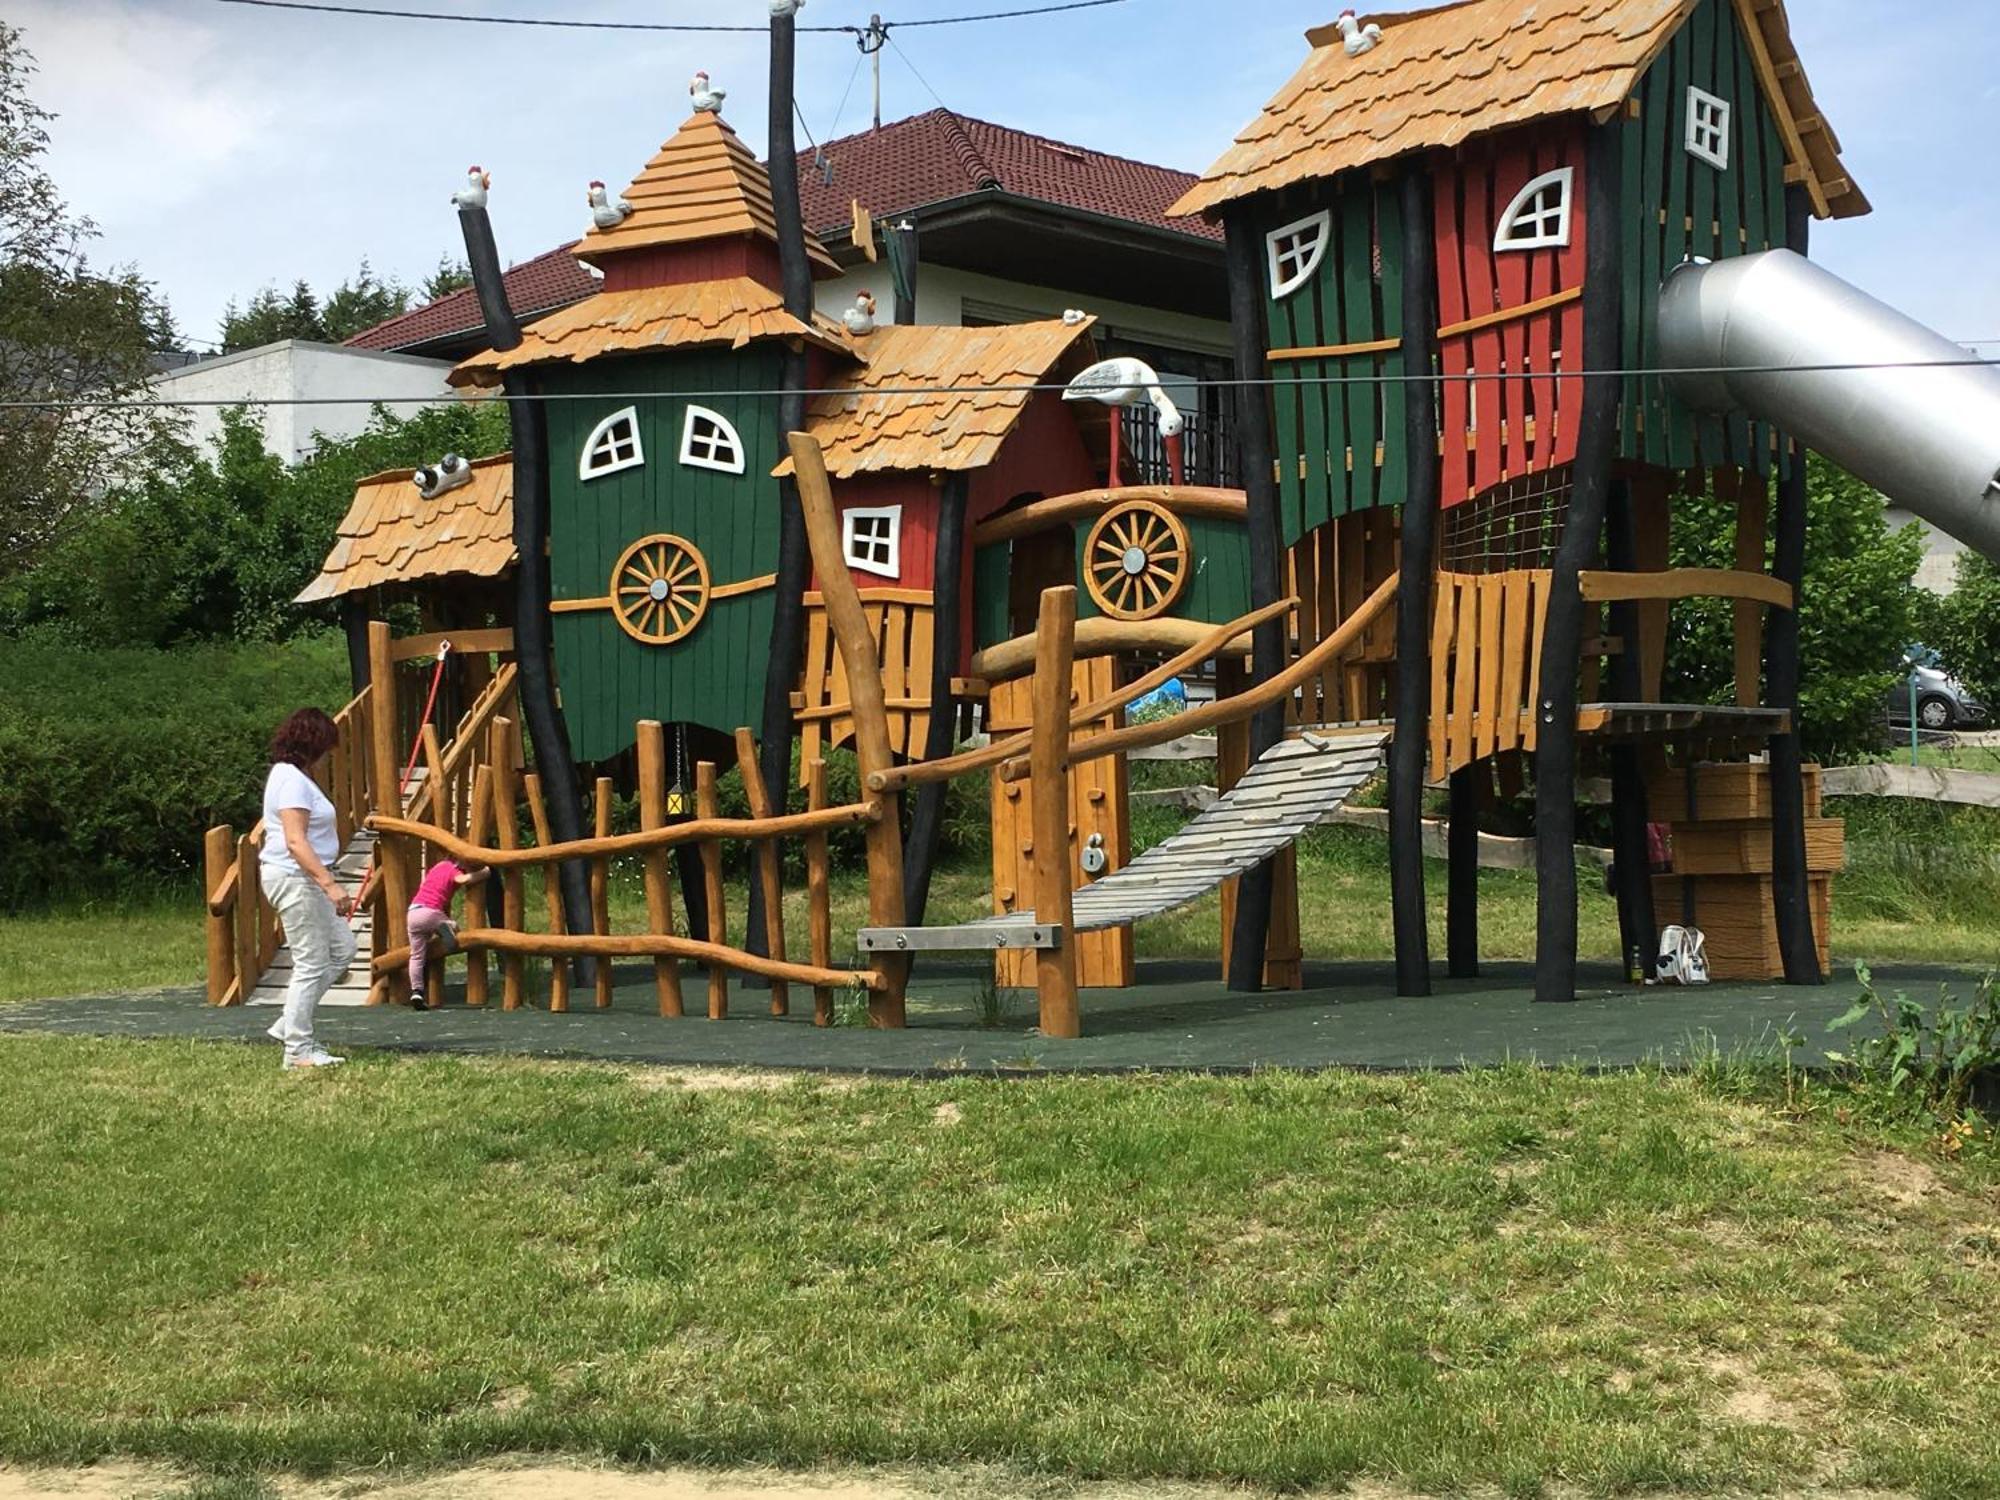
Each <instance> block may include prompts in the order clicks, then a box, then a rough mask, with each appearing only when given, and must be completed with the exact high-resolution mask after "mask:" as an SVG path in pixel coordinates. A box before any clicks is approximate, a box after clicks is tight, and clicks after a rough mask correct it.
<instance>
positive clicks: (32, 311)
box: [0, 22, 174, 580]
mask: <svg viewBox="0 0 2000 1500" xmlns="http://www.w3.org/2000/svg"><path fill="white" fill-rule="evenodd" d="M34 74H35V60H34V57H33V55H32V54H31V53H30V52H29V51H28V49H27V47H26V46H25V45H24V44H23V42H22V39H21V32H20V31H19V30H18V29H17V28H15V27H11V26H8V25H6V24H5V23H4V22H0V400H4V401H8V402H29V403H40V404H38V405H32V406H9V407H5V408H0V580H5V579H6V578H8V577H9V576H12V575H14V574H16V573H18V572H20V571H21V570H23V569H25V568H28V567H30V566H32V565H33V563H34V561H35V560H36V558H37V557H39V556H40V555H41V554H42V553H43V552H44V551H45V550H46V549H47V548H48V547H49V546H50V545H52V544H53V543H54V542H55V541H56V540H57V539H58V538H60V537H62V536H63V535H64V534H65V533H66V532H68V531H69V530H71V529H73V528H74V527H75V526H76V525H77V524H78V523H79V522H80V521H82V520H83V519H84V518H85V517H87V516H88V515H89V514H90V513H91V511H92V510H93V508H94V507H95V506H97V505H98V504H99V503H100V502H101V501H102V498H103V496H104V495H105V494H106V493H107V492H108V491H109V490H111V489H112V488H114V487H115V486H116V485H117V484H119V483H120V482H121V481H123V480H124V479H126V478H128V477H129V476H130V474H131V473H133V472H134V471H135V470H136V468H137V466H138V465H140V464H141V463H143V462H144V461H145V458H146V455H147V454H148V452H149V451H150V449H151V447H152V445H153V444H155V443H156V442H157V441H159V440H160V438H161V437H162V436H163V435H164V434H165V433H167V432H168V431H170V430H171V428H172V427H173V425H174V423H173V419H172V418H170V417H169V416H167V415H166V414H165V413H163V412H161V411H159V410H157V409H152V408H146V407H138V406H121V405H119V404H117V403H120V402H123V401H128V400H131V399H133V398H137V397H141V396H143V395H144V393H145V390H146V386H147V383H148V381H149V380H150V379H151V377H152V375H153V373H154V362H155V356H156V355H158V354H160V353H164V352H166V351H167V350H169V349H171V348H172V346H173V342H174V333H173V322H172V319H171V317H170V316H169V315H168V312H167V309H166V306H165V304H164V303H163V302H162V301H161V299H160V298H159V296H158V294H157V293H156V292H155V291H154V289H153V287H152V286H151V285H150V284H149V283H147V282H146V281H145V280H144V279H143V278H142V277H141V276H140V275H139V274H138V272H136V271H135V270H131V269H129V268H127V269H122V270H115V271H110V272H102V271H99V270H97V269H96V268H95V267H93V266H92V265H91V264H90V261H89V259H88V257H87V256H86V254H85V247H86V246H87V245H88V244H89V242H90V240H91V239H92V238H93V237H94V236H95V235H96V229H95V227H94V226H93V225H92V224H91V222H90V220H88V219H87V218H83V217H81V216H78V215H75V214H73V213H71V211H70V209H69V206H68V204H67V203H65V202H64V201H63V197H62V194H61V193H60V192H59V191H58V190H57V188H56V184H55V181H54V179H53V178H51V177H50V175H49V173H48V170H47V168H46V167H45V166H44V162H43V159H44V157H45V156H46V154H47V151H48V145H49V132H48V127H49V124H50V123H51V121H52V120H53V119H54V116H52V115H51V114H49V113H48V111H46V110H44V109H42V108H41V107H40V106H39V105H37V104H36V103H35V101H34V99H33V97H32V96H31V94H30V93H29V85H30V83H31V81H32V79H33V77H34ZM86 402H87V403H91V404H89V405H83V404H81V403H86Z"/></svg>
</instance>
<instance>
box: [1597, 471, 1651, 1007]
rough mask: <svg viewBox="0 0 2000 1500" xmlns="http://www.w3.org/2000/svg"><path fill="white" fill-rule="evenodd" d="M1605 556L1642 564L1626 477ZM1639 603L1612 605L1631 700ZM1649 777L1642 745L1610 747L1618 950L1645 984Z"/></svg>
mask: <svg viewBox="0 0 2000 1500" xmlns="http://www.w3.org/2000/svg"><path fill="white" fill-rule="evenodd" d="M1604 538H1605V553H1606V560H1607V562H1608V563H1609V564H1610V566H1611V568H1612V569H1613V570H1614V571H1616V572H1620V573H1630V572H1633V571H1634V570H1635V569H1636V567H1637V566H1638V563H1637V550H1636V541H1635V538H1634V536H1633V533H1632V494H1631V489H1630V487H1629V486H1628V485H1626V484H1625V483H1624V482H1623V481H1620V482H1617V483H1615V484H1613V485H1612V487H1611V496H1610V504H1609V508H1608V510H1607V513H1606V515H1605V518H1604ZM1639 613H1640V609H1639V605H1638V604H1637V603H1636V602H1633V601H1630V600H1628V601H1625V602H1623V603H1620V604H1614V605H1613V606H1612V607H1611V631H1612V634H1614V635H1616V636H1618V637H1619V638H1620V639H1621V640H1622V641H1623V643H1624V650H1623V651H1622V652H1621V653H1620V654H1619V656H1618V657H1617V658H1616V659H1615V665H1614V666H1613V667H1612V669H1611V680H1612V683H1613V684H1614V686H1613V688H1612V692H1613V693H1614V695H1615V696H1616V697H1618V698H1620V699H1622V700H1623V701H1625V702H1627V703H1633V702H1637V701H1638V700H1639V699H1641V698H1642V697H1644V695H1645V688H1644V685H1643V682H1642V678H1643V677H1644V664H1643V663H1642V662H1641V661H1640V659H1639V635H1640V624H1639ZM1649 822H1650V819H1649V817H1648V816H1647V812H1646V776H1645V772H1644V771H1643V770H1642V769H1641V767H1640V764H1639V747H1638V746H1637V745H1631V744H1617V745H1613V746H1612V747H1611V871H1612V883H1613V886H1614V888H1615V892H1616V895H1617V898H1618V939H1619V950H1620V953H1621V954H1622V956H1623V961H1624V965H1625V977H1626V978H1627V979H1628V980H1631V981H1632V982H1633V983H1635V984H1636V983H1641V982H1643V981H1645V980H1648V979H1651V978H1652V977H1653V965H1654V963H1655V962H1656V960H1657V959H1658V956H1659V951H1660V929H1659V919H1658V917H1657V916H1656V915H1655V914H1654V911H1653V851H1652V843H1651V840H1649V839H1648V838H1647V836H1646V830H1647V826H1648V824H1649Z"/></svg>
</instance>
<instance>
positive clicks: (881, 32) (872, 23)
mask: <svg viewBox="0 0 2000 1500" xmlns="http://www.w3.org/2000/svg"><path fill="white" fill-rule="evenodd" d="M888 42H889V28H888V27H886V26H884V25H883V24H882V18H881V17H880V16H879V15H875V16H870V17H869V18H868V29H867V30H866V31H865V32H863V33H862V34H861V50H862V51H863V52H865V53H866V54H867V55H868V58H869V61H870V62H872V63H873V64H874V71H875V128H876V129H877V130H880V129H881V128H882V49H883V48H884V47H885V46H887V45H888Z"/></svg>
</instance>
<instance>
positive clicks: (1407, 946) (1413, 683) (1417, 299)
mask: <svg viewBox="0 0 2000 1500" xmlns="http://www.w3.org/2000/svg"><path fill="white" fill-rule="evenodd" d="M1402 211H1403V305H1402V316H1403V369H1404V372H1405V373H1406V374H1410V375H1418V376H1428V375H1430V373H1431V372H1432V370H1433V369H1434V368H1435V367H1436V364H1437V326H1438V314H1437V304H1438V296H1437V254H1436V246H1435V243H1434V241H1433V238H1432V234H1433V230H1432V219H1433V217H1434V214H1433V210H1432V196H1431V177H1430V173H1429V171H1427V170H1426V169H1425V167H1424V166H1423V164H1422V159H1421V158H1419V159H1418V160H1417V161H1416V162H1415V163H1413V164H1412V165H1411V167H1410V169H1409V170H1408V172H1406V173H1405V174H1404V177H1403V182H1402ZM1404 394H1405V402H1406V405H1405V415H1404V422H1403V431H1402V432H1401V433H1400V434H1398V436H1399V437H1400V439H1401V441H1402V443H1403V451H1404V457H1405V460H1406V461H1407V463H1408V465H1409V480H1408V483H1409V491H1408V493H1407V494H1406V496H1405V497H1404V501H1403V509H1402V557H1401V576H1402V583H1401V586H1400V587H1399V588H1398V590H1397V594H1396V667H1395V671H1396V738H1395V739H1394V741H1392V742H1391V744H1390V746H1389V910H1390V917H1391V921H1392V923H1393V925H1394V928H1395V941H1396V993H1397V994H1399V995H1428V994H1429V993H1430V992H1431V973H1430V964H1431V950H1430V915H1429V911H1428V910H1427V905H1428V903H1427V902H1426V899H1425V896H1424V752H1425V743H1426V740H1427V738H1428V736H1429V733H1430V717H1431V715H1432V714H1433V713H1439V714H1442V713H1443V712H1444V711H1445V705H1444V704H1442V703H1433V702H1431V659H1430V642H1431V625H1432V620H1431V595H1432V590H1433V585H1434V583H1435V580H1436V575H1437V513H1438V487H1439V483H1440V480H1439V462H1438V446H1437V445H1438V439H1437V432H1438V415H1437V400H1438V398H1437V387H1436V385H1434V384H1433V383H1432V382H1431V381H1430V380H1429V379H1419V380H1413V381H1411V382H1409V384H1407V385H1406V386H1405V387H1404ZM1496 408H1497V403H1496ZM1439 769H1440V770H1442V769H1443V768H1442V767H1440V768H1439ZM1473 879H1474V882H1475V884H1474V887H1473V890H1472V893H1471V895H1472V903H1473V905H1474V906H1475V907H1476V906H1477V903H1478V900H1479V895H1478V888H1477V879H1478V876H1477V873H1476V872H1475V874H1474V876H1473ZM1459 894H1460V898H1461V899H1463V893H1462V892H1461V893H1459ZM1454 909H1456V908H1454ZM1475 920H1476V918H1475ZM1460 930H1461V932H1464V931H1465V930H1466V926H1465V923H1464V921H1463V919H1461V922H1460ZM1472 941H1473V943H1474V944H1475V952H1476V943H1477V938H1476V936H1475V937H1474V938H1473V939H1472ZM1454 972H1456V969H1454Z"/></svg>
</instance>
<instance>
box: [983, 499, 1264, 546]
mask: <svg viewBox="0 0 2000 1500" xmlns="http://www.w3.org/2000/svg"><path fill="white" fill-rule="evenodd" d="M1128 500H1150V501H1152V502H1153V503H1154V504H1156V505H1164V506H1165V507H1166V508H1167V509H1168V510H1170V511H1172V512H1173V513H1174V514H1175V515H1177V516H1212V517H1215V518H1216V519H1218V520H1224V521H1240V520H1242V519H1243V517H1244V514H1245V507H1246V505H1247V502H1246V501H1245V500H1244V498H1243V491H1241V490H1223V489H1213V488H1207V487H1203V486H1197V485H1185V484H1135V485H1127V486H1125V487H1124V488H1121V489H1111V490H1079V491H1077V492H1076V493H1075V494H1073V495H1057V496H1055V497H1054V498H1053V499H1049V500H1036V501H1034V502H1032V503H1030V504H1028V505H1024V506H1022V507H1021V508H1020V509H1019V510H1010V511H1005V512H1003V513H1001V514H1000V515H997V516H994V517H992V518H991V519H989V520H987V521H983V522H981V523H980V524H979V525H978V526H975V527H974V528H973V530H972V545H973V546H975V547H985V546H989V545H991V544H992V543H994V542H1007V541H1012V540H1013V539H1014V538H1015V537H1017V536H1029V535H1032V534H1033V533H1035V532H1037V531H1045V530H1047V529H1048V528H1049V527H1051V526H1055V525H1058V524H1060V523H1061V522H1063V521H1067V520H1070V519H1072V518H1073V517H1076V516H1089V515H1095V514H1097V513H1098V512H1099V511H1103V510H1109V509H1110V508H1111V507H1112V506H1114V505H1123V504H1124V503H1125V502H1126V501H1128Z"/></svg>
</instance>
